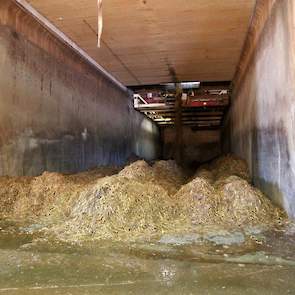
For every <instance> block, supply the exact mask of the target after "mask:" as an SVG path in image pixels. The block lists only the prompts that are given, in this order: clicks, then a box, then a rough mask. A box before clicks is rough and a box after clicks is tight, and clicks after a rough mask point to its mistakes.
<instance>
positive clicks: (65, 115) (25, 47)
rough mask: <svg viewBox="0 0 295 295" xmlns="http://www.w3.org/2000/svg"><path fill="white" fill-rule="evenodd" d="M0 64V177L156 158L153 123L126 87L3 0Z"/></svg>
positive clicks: (0, 8)
mask: <svg viewBox="0 0 295 295" xmlns="http://www.w3.org/2000/svg"><path fill="white" fill-rule="evenodd" d="M0 69H1V71H0V175H37V174H40V173H42V172H43V171H44V170H48V171H59V172H77V171H81V170H84V169H87V168H90V167H93V166H96V165H122V164H124V163H125V162H126V160H127V159H128V157H130V156H131V155H133V154H136V155H137V156H139V157H143V158H146V159H149V160H150V159H154V158H156V157H157V156H158V150H159V149H158V141H159V131H158V128H157V126H156V125H155V124H154V123H153V122H152V121H150V120H149V119H147V118H146V117H144V116H143V115H141V114H139V113H137V112H136V111H134V110H133V107H132V101H131V99H130V93H128V92H127V91H126V90H124V88H120V87H118V86H117V85H116V84H115V83H114V82H113V81H112V80H111V79H109V78H108V77H107V76H106V75H105V74H103V73H102V72H101V71H99V70H98V69H97V68H95V67H94V66H93V65H91V64H90V63H88V62H87V61H86V60H85V59H84V58H83V57H82V56H81V55H79V54H78V53H76V52H75V51H74V50H73V49H72V48H70V47H69V46H68V45H67V44H64V43H63V42H62V41H61V40H59V39H58V38H57V37H56V36H54V35H53V34H52V33H50V32H49V31H48V30H46V29H45V28H44V27H43V26H42V25H41V24H40V23H39V22H38V21H37V20H36V19H34V18H33V17H32V16H31V15H29V14H28V13H26V12H25V11H23V10H22V8H20V7H19V6H18V5H17V4H16V3H15V2H14V1H11V0H1V2H0Z"/></svg>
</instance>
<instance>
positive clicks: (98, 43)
mask: <svg viewBox="0 0 295 295" xmlns="http://www.w3.org/2000/svg"><path fill="white" fill-rule="evenodd" d="M97 7H98V27H97V47H98V48H100V40H101V35H102V27H103V22H102V0H97Z"/></svg>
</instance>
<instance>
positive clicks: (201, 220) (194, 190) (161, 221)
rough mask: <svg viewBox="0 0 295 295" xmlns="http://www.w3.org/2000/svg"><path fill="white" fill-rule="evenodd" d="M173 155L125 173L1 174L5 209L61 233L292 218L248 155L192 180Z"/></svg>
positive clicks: (100, 234) (1, 210)
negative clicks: (259, 179)
mask: <svg viewBox="0 0 295 295" xmlns="http://www.w3.org/2000/svg"><path fill="white" fill-rule="evenodd" d="M186 180H187V177H186V175H185V173H184V172H183V171H182V170H181V169H180V168H179V167H178V166H177V165H176V163H175V162H174V161H158V162H155V163H154V164H153V165H152V166H150V165H149V164H147V163H146V162H145V161H141V160H140V161H136V162H134V163H132V164H130V165H128V166H126V167H125V168H124V169H123V170H121V171H120V172H119V173H118V171H117V170H116V169H97V170H93V171H87V172H84V173H79V174H75V175H62V174H58V173H48V172H45V173H43V174H42V175H41V176H39V177H22V178H8V177H2V178H0V201H1V203H0V216H1V215H2V216H9V217H11V218H24V219H27V218H29V219H34V220H35V222H36V221H37V222H40V223H42V224H47V225H48V227H49V231H50V233H54V234H55V235H56V236H57V237H58V238H61V239H66V240H73V239H74V240H77V239H85V238H91V239H93V238H96V239H119V240H120V239H124V240H137V239H141V238H149V237H153V236H157V235H162V234H163V233H173V232H185V231H190V232H191V231H192V230H193V229H194V228H197V226H200V225H201V226H203V225H204V226H211V225H213V226H216V225H217V226H220V227H223V228H224V227H226V228H227V227H230V228H233V227H243V226H245V227H246V226H249V225H258V226H259V225H263V226H265V225H267V226H273V225H277V224H279V223H280V222H281V221H282V220H284V219H285V218H286V216H285V215H284V213H283V212H282V210H280V209H278V208H276V207H275V206H274V205H273V204H272V203H271V202H270V200H269V199H267V198H266V197H265V196H264V195H263V194H262V193H261V192H260V191H259V190H258V189H256V188H254V187H252V185H251V184H250V183H249V181H250V176H249V172H248V167H247V165H246V163H245V162H244V161H243V160H240V159H238V158H236V157H233V156H229V155H228V156H224V157H221V158H219V159H216V160H215V161H213V162H212V163H210V164H207V165H204V166H202V167H200V169H198V170H197V171H196V173H195V175H194V176H193V177H192V178H191V179H190V180H189V181H188V182H187V183H185V181H186Z"/></svg>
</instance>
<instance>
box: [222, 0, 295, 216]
mask: <svg viewBox="0 0 295 295" xmlns="http://www.w3.org/2000/svg"><path fill="white" fill-rule="evenodd" d="M294 10H295V2H294V1H293V0H279V1H258V3H257V9H256V12H255V15H254V18H253V23H252V26H251V28H250V32H249V36H248V39H247V41H246V44H245V48H244V52H243V55H242V58H241V63H240V66H239V69H238V71H237V75H236V78H235V81H234V87H233V104H232V107H231V111H230V115H229V121H228V129H227V134H228V135H230V149H231V150H232V151H233V152H234V153H236V154H238V155H239V156H241V157H243V158H245V159H246V160H247V161H248V163H249V166H250V169H251V173H252V176H253V181H254V183H255V184H256V185H257V186H258V187H260V188H261V189H262V190H263V191H264V192H265V193H266V194H268V196H269V197H270V198H271V199H273V200H274V201H275V202H276V203H277V204H280V205H281V206H283V207H284V208H285V209H286V210H287V212H288V213H289V215H290V216H292V217H295V181H294V180H295V79H294V78H295V42H294V30H295V23H294V20H295V12H294Z"/></svg>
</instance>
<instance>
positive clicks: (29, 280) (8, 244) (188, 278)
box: [0, 221, 295, 295]
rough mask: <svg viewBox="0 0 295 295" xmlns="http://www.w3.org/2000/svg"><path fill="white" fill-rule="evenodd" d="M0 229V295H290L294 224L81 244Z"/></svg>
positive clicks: (8, 226)
mask: <svg viewBox="0 0 295 295" xmlns="http://www.w3.org/2000/svg"><path fill="white" fill-rule="evenodd" d="M0 228H1V229H0V294H17V295H18V294H22V295H23V294H24V295H25V294H38V295H39V294H42V295H47V294H63V295H65V294H73V295H74V294H213V295H215V294H259V295H260V294H267V295H269V294H281V295H282V294H295V228H294V227H292V226H291V227H289V228H288V229H286V230H281V231H273V232H269V233H263V234H262V233H261V232H259V231H255V230H252V232H251V233H250V234H249V235H248V236H247V235H245V234H244V233H238V232H236V233H226V232H222V231H221V232H215V233H214V232H213V233H212V232H211V233H210V234H209V235H207V236H202V237H200V236H198V235H196V234H191V235H189V234H185V235H179V234H178V235H174V236H173V235H170V236H169V235H165V236H163V237H161V238H160V239H159V240H157V241H154V242H141V243H123V242H98V241H96V242H84V243H83V244H81V243H80V244H68V243H62V242H57V241H49V240H48V239H44V238H40V237H39V238H38V235H36V234H32V230H33V229H32V228H26V227H24V226H21V225H19V224H16V223H12V222H8V221H2V222H0ZM36 228H37V226H36Z"/></svg>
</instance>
